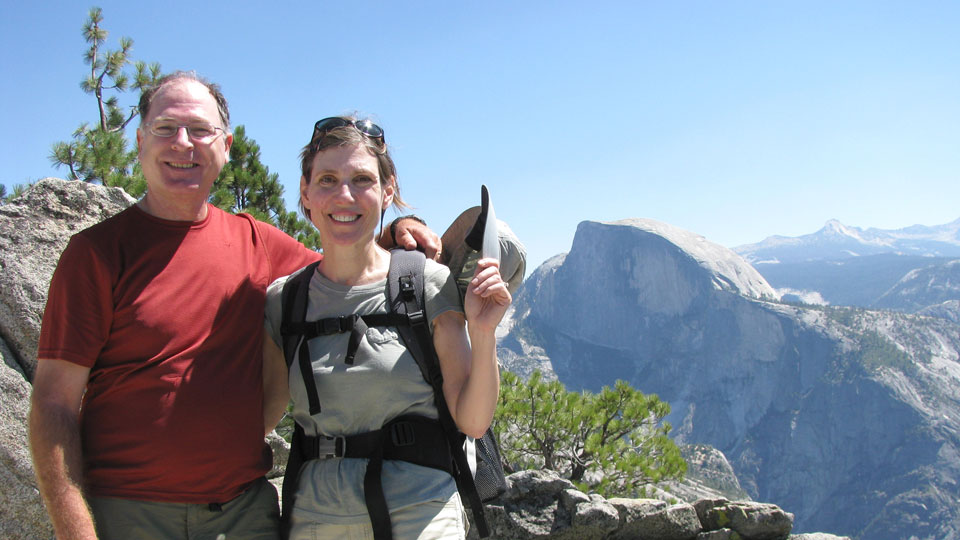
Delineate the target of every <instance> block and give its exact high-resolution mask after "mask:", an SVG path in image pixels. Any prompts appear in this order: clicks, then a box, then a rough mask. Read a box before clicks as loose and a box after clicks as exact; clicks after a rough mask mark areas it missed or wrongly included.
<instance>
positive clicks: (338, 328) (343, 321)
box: [316, 315, 359, 336]
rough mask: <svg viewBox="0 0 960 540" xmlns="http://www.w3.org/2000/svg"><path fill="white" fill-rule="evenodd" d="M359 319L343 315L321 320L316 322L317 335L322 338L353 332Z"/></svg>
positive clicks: (356, 316) (355, 316)
mask: <svg viewBox="0 0 960 540" xmlns="http://www.w3.org/2000/svg"><path fill="white" fill-rule="evenodd" d="M358 317H359V316H358V315H343V316H340V317H330V318H327V319H320V320H319V321H316V324H317V334H318V335H321V336H329V335H332V334H341V333H343V332H349V331H351V330H353V326H354V324H356V322H357V318H358Z"/></svg>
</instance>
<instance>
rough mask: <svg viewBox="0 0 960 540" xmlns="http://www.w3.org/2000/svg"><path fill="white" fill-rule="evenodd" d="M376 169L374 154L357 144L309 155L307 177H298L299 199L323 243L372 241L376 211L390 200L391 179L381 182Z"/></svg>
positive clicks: (347, 243)
mask: <svg viewBox="0 0 960 540" xmlns="http://www.w3.org/2000/svg"><path fill="white" fill-rule="evenodd" d="M378 170H379V169H378V168H377V158H376V157H375V156H374V155H373V154H372V153H371V152H370V150H368V149H367V148H366V147H364V146H361V145H349V146H336V147H332V148H327V149H326V150H323V151H321V152H319V153H318V154H317V155H316V156H315V157H314V158H313V168H312V171H311V173H310V178H309V179H308V178H303V177H301V178H300V200H301V202H302V203H303V206H304V207H305V208H306V209H307V210H309V211H310V219H311V221H313V224H314V225H315V226H316V227H317V230H319V231H320V239H321V241H322V242H323V245H324V247H328V246H332V245H354V244H358V243H362V242H367V241H369V242H372V241H373V238H374V232H375V231H376V229H377V225H378V224H379V223H380V213H381V211H382V210H384V209H386V208H387V207H388V206H390V202H391V201H392V200H393V185H392V182H390V181H386V182H385V183H386V185H385V186H384V185H382V184H381V178H380V175H379V172H378ZM385 180H390V179H385Z"/></svg>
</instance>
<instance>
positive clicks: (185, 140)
mask: <svg viewBox="0 0 960 540" xmlns="http://www.w3.org/2000/svg"><path fill="white" fill-rule="evenodd" d="M140 115H141V125H140V128H139V129H138V130H137V147H138V151H139V160H140V165H141V167H142V169H143V174H144V177H145V178H146V181H147V186H148V187H147V194H146V195H145V196H144V197H143V199H142V200H140V201H139V202H138V203H137V204H136V205H134V206H132V207H130V208H128V209H127V210H125V211H123V212H121V213H120V214H117V215H116V216H114V217H112V218H110V219H108V220H106V221H104V222H102V223H100V224H98V225H95V226H93V227H91V228H89V229H86V230H84V231H82V232H80V233H78V234H77V235H75V236H74V237H73V238H71V240H70V243H69V245H68V246H67V248H66V249H65V250H64V252H63V254H62V255H61V258H60V262H59V263H58V265H57V270H56V272H55V273H54V276H53V279H52V281H51V284H50V294H49V297H48V301H47V306H46V310H45V312H44V316H43V324H42V328H41V332H40V343H39V351H38V359H39V360H38V363H37V369H36V374H35V376H34V381H33V387H34V390H33V398H32V408H31V412H30V443H31V449H32V453H33V460H34V467H35V469H36V473H37V480H38V485H39V488H40V492H41V495H42V496H43V499H44V502H45V503H46V505H47V509H48V512H49V514H50V517H51V519H52V521H53V525H54V529H55V531H56V534H57V538H59V539H60V540H67V539H81V538H82V539H87V538H97V537H98V535H99V538H101V539H114V538H123V539H125V540H126V539H129V538H161V539H166V538H170V539H180V538H183V539H186V538H193V537H207V535H209V537H210V538H218V537H220V535H224V536H223V537H225V538H229V539H231V540H235V539H261V538H262V539H275V538H278V517H279V516H278V509H277V496H276V491H275V490H274V489H273V488H272V486H269V485H268V484H266V480H265V479H264V474H265V473H266V472H267V470H269V468H270V465H271V457H270V451H269V447H267V446H266V444H265V443H264V438H263V437H264V431H265V427H264V424H265V422H264V418H263V414H264V404H263V400H264V392H263V384H264V371H263V362H262V346H263V343H262V336H263V332H262V324H263V319H262V314H263V307H264V301H265V295H266V288H267V285H269V284H270V283H271V282H272V281H273V280H274V279H276V278H278V277H281V276H284V275H287V274H289V273H291V272H293V271H294V270H297V269H298V268H301V267H302V266H304V265H306V264H308V263H310V262H312V261H314V260H316V259H317V258H319V257H320V255H319V254H317V253H315V252H313V251H310V250H308V249H306V248H305V247H303V246H302V245H301V244H300V243H299V242H297V241H295V240H293V239H292V238H290V237H289V236H287V235H286V234H284V233H282V232H281V231H279V230H278V229H276V228H275V227H272V226H270V225H267V224H264V223H261V222H258V221H256V220H254V219H253V218H251V217H250V216H248V215H244V214H240V215H236V216H234V215H230V214H228V213H225V212H223V211H222V210H219V209H217V208H216V207H214V206H212V205H210V204H208V202H207V199H208V197H209V194H210V189H211V187H212V185H213V182H214V180H216V178H217V176H218V175H219V174H220V170H221V169H222V168H223V165H224V164H225V163H226V161H227V159H229V151H230V145H231V143H232V142H233V135H232V134H231V133H230V132H229V131H228V130H229V113H228V110H227V104H226V100H225V99H224V98H223V95H222V94H221V93H220V90H219V88H218V87H217V86H216V85H214V84H211V83H208V82H206V81H204V80H203V79H200V78H199V77H197V76H196V75H194V74H192V73H183V72H177V73H174V74H172V75H168V76H167V77H164V78H163V79H161V81H160V83H159V84H158V85H157V86H155V87H153V88H151V89H148V90H146V91H144V93H143V95H142V96H141V99H140ZM397 231H398V232H397V237H398V238H397V240H398V243H401V244H402V245H404V246H405V247H408V248H411V247H413V246H414V245H416V243H417V242H418V241H419V243H420V244H421V245H422V246H423V247H424V248H425V250H426V251H427V253H428V255H435V254H436V253H437V252H438V251H439V247H440V244H439V238H437V236H436V235H435V234H433V233H432V232H430V231H429V230H428V229H426V228H425V227H422V226H421V225H420V224H419V223H417V222H416V221H413V220H408V221H404V222H403V224H402V225H401V226H400V227H398V228H397ZM414 237H416V240H414Z"/></svg>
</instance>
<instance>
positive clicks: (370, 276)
mask: <svg viewBox="0 0 960 540" xmlns="http://www.w3.org/2000/svg"><path fill="white" fill-rule="evenodd" d="M389 269H390V253H388V252H387V251H386V250H385V249H383V248H381V247H380V246H378V245H376V243H374V242H370V243H365V244H363V245H362V246H336V245H333V246H329V247H324V248H323V261H322V262H321V263H320V268H319V271H320V274H321V275H323V277H325V278H327V279H329V280H330V281H332V282H334V283H337V284H339V285H348V286H353V285H367V284H370V283H376V282H377V281H381V280H383V279H385V278H386V277H387V271H388V270H389Z"/></svg>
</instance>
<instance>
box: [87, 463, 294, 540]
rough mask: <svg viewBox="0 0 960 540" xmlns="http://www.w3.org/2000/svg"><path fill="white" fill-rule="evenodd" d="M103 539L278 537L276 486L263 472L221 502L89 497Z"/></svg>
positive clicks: (270, 539) (269, 539)
mask: <svg viewBox="0 0 960 540" xmlns="http://www.w3.org/2000/svg"><path fill="white" fill-rule="evenodd" d="M89 503H90V508H91V510H92V511H93V519H94V523H95V524H96V528H97V536H98V537H99V538H100V540H140V539H144V540H147V539H149V540H279V538H280V508H279V506H278V504H277V490H276V489H275V488H274V487H273V485H272V484H270V483H269V482H267V480H266V479H265V478H261V479H259V480H257V481H255V482H254V483H253V484H251V485H250V488H249V489H247V491H245V492H243V493H242V494H241V495H239V496H238V497H236V498H235V499H233V500H231V501H230V502H226V503H222V504H220V505H210V504H181V503H163V502H151V501H136V500H131V499H116V498H112V497H91V498H90V499H89Z"/></svg>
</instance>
